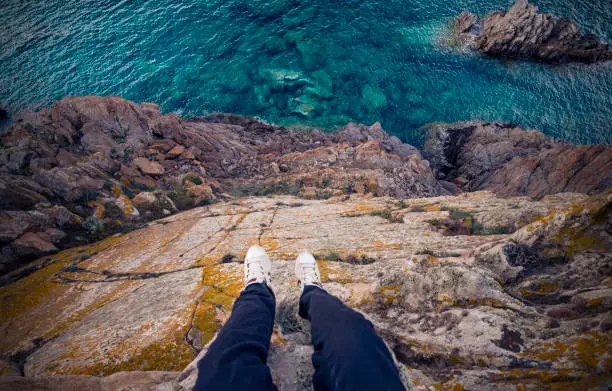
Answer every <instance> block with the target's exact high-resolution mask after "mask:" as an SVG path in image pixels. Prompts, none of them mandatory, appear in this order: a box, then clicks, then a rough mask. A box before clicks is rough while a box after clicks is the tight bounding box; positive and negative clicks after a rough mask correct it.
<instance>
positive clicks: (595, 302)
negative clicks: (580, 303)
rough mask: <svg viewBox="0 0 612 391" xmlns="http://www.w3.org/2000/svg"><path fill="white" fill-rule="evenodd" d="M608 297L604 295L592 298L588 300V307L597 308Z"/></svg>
mask: <svg viewBox="0 0 612 391" xmlns="http://www.w3.org/2000/svg"><path fill="white" fill-rule="evenodd" d="M606 299H607V297H606V296H603V297H597V298H594V299H591V300H589V301H588V303H587V305H586V307H587V308H588V309H595V308H597V307H599V306H600V305H602V304H603V303H604V301H606Z"/></svg>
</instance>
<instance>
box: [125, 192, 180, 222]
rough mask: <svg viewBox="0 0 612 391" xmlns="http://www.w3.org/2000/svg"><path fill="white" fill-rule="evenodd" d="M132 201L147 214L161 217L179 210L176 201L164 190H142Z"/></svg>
mask: <svg viewBox="0 0 612 391" xmlns="http://www.w3.org/2000/svg"><path fill="white" fill-rule="evenodd" d="M132 203H133V204H134V206H135V207H136V208H138V210H139V211H140V212H141V213H142V214H144V215H145V216H150V217H153V218H160V217H163V216H165V215H167V214H172V213H176V212H178V209H177V207H176V206H175V205H174V202H173V201H172V200H171V199H170V198H169V197H168V196H167V195H165V194H164V193H162V192H155V193H153V192H142V193H139V194H138V195H136V197H134V198H133V199H132Z"/></svg>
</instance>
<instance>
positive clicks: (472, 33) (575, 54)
mask: <svg viewBox="0 0 612 391" xmlns="http://www.w3.org/2000/svg"><path fill="white" fill-rule="evenodd" d="M453 28H454V32H455V34H456V35H457V36H458V37H459V38H460V39H461V40H463V41H467V42H468V43H469V44H470V45H472V46H474V47H475V48H477V49H478V50H480V51H482V52H483V53H486V54H488V55H492V56H503V57H516V58H532V59H536V60H540V61H544V62H549V63H561V62H569V61H580V62H587V63H591V62H596V61H606V60H610V59H612V51H611V50H610V48H609V47H608V44H607V43H604V42H601V41H600V40H599V39H598V38H597V37H595V36H594V35H590V34H584V33H583V32H582V31H581V30H580V27H579V26H578V25H577V24H575V23H573V22H571V21H570V20H568V19H566V18H559V17H556V16H554V15H551V14H541V13H538V8H537V7H536V6H534V5H530V4H529V3H528V2H527V0H518V1H517V2H516V3H515V4H514V5H513V6H512V7H511V8H510V9H509V10H508V11H507V12H506V11H498V12H493V13H491V14H489V15H487V16H486V17H484V19H483V20H482V22H481V23H479V22H478V18H477V17H476V15H474V14H470V13H469V12H467V11H464V12H463V13H461V14H460V15H459V16H458V17H457V19H455V21H454V24H453Z"/></svg>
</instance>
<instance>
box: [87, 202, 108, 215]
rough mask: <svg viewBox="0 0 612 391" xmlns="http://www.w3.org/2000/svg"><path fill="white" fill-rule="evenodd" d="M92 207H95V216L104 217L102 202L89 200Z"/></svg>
mask: <svg viewBox="0 0 612 391" xmlns="http://www.w3.org/2000/svg"><path fill="white" fill-rule="evenodd" d="M88 205H89V207H90V208H94V212H93V216H94V217H95V218H97V219H101V218H103V217H104V211H105V209H104V205H102V203H101V202H96V201H89V203H88Z"/></svg>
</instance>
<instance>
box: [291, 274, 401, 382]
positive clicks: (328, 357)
mask: <svg viewBox="0 0 612 391" xmlns="http://www.w3.org/2000/svg"><path fill="white" fill-rule="evenodd" d="M299 311H300V316H301V317H302V318H305V319H308V320H310V323H311V332H312V344H313V345H314V349H315V352H314V354H313V355H312V364H313V365H314V368H315V374H314V377H313V380H312V381H313V384H314V388H315V390H316V391H337V390H350V391H356V390H368V391H369V390H377V391H385V390H393V391H395V390H404V389H405V388H404V385H403V384H402V381H401V380H400V376H399V371H398V369H397V367H396V366H395V363H394V362H393V358H392V357H391V353H389V350H388V349H387V346H386V345H385V343H384V342H383V340H382V339H381V338H380V337H379V336H378V335H376V333H375V332H374V326H373V325H372V323H371V322H370V321H368V320H367V319H365V318H364V317H363V315H361V314H360V313H358V312H356V311H354V310H352V309H351V308H349V307H347V306H346V305H344V304H343V303H342V302H341V301H340V300H339V299H338V298H336V297H334V296H332V295H330V294H329V293H327V292H326V291H324V290H323V289H320V288H318V287H316V286H306V287H305V289H304V293H303V294H302V297H301V298H300V310H299Z"/></svg>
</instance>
